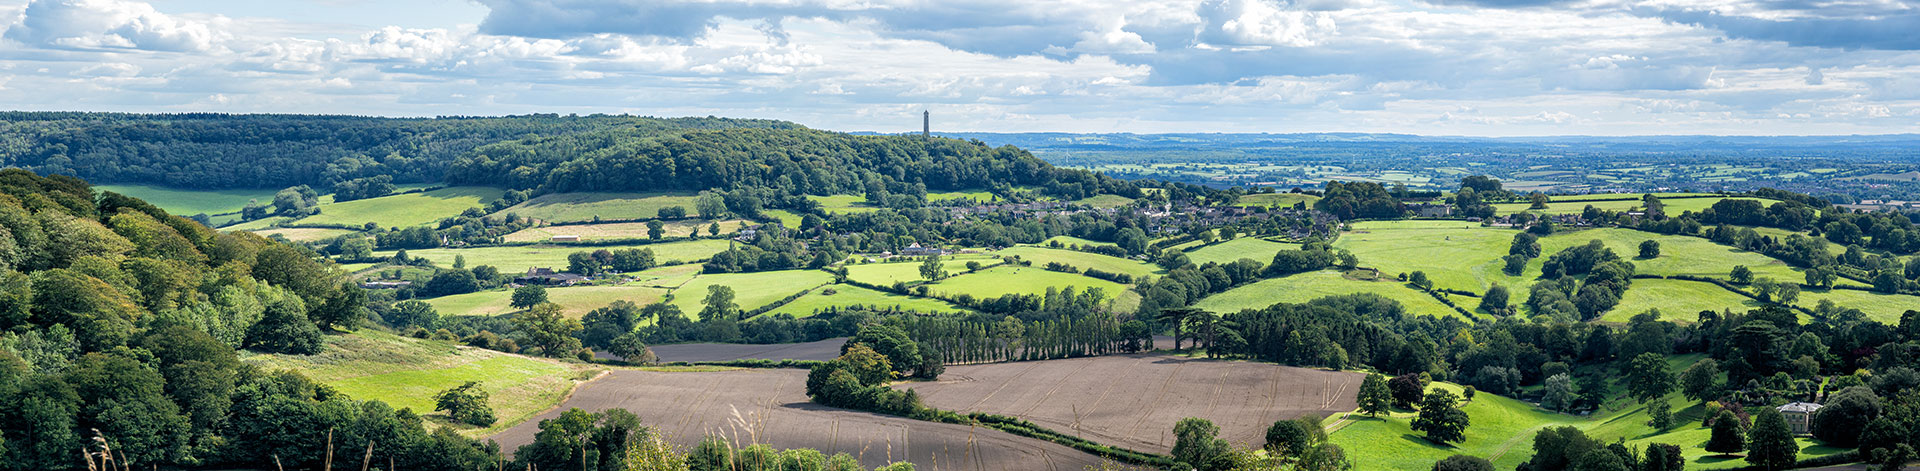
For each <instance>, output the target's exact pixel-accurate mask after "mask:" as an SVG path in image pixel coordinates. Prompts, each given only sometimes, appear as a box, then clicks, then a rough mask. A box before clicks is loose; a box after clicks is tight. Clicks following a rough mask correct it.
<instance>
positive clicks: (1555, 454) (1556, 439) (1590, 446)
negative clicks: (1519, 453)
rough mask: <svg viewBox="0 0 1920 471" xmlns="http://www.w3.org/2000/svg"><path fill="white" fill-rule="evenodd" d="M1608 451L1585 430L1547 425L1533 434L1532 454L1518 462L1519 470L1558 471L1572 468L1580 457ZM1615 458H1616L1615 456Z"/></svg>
mask: <svg viewBox="0 0 1920 471" xmlns="http://www.w3.org/2000/svg"><path fill="white" fill-rule="evenodd" d="M1593 453H1610V452H1608V451H1607V449H1606V447H1604V446H1601V445H1600V442H1598V441H1595V440H1594V439H1592V438H1589V437H1587V434H1586V433H1585V432H1581V431H1580V429H1577V428H1573V427H1569V426H1564V425H1563V426H1557V427H1547V428H1544V429H1541V430H1540V431H1539V432H1537V433H1535V434H1534V435H1533V456H1532V457H1530V458H1527V461H1526V462H1524V463H1521V464H1520V467H1519V470H1520V471H1558V470H1566V469H1573V467H1574V466H1575V464H1576V463H1578V462H1579V461H1580V459H1581V458H1582V457H1585V456H1586V455H1588V454H1593ZM1616 459H1617V458H1616Z"/></svg>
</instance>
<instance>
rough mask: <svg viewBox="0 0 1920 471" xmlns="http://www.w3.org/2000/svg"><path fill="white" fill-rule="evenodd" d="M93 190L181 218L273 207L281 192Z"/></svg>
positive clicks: (147, 187) (101, 187)
mask: <svg viewBox="0 0 1920 471" xmlns="http://www.w3.org/2000/svg"><path fill="white" fill-rule="evenodd" d="M93 189H94V191H111V192H114V193H119V194H122V195H127V196H131V197H134V198H139V199H141V200H145V201H146V202H147V203H151V204H153V205H154V206H158V207H160V209H164V210H167V212H168V213H170V214H174V215H179V216H192V215H195V214H200V213H206V214H209V215H212V214H223V213H233V212H239V211H240V209H241V208H245V207H247V203H251V202H255V201H258V202H260V203H264V204H272V203H273V195H274V193H278V192H279V191H280V190H269V189H258V190H188V189H180V188H168V187H164V186H154V185H94V186H93Z"/></svg>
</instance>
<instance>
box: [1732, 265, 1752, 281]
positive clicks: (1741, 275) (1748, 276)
mask: <svg viewBox="0 0 1920 471" xmlns="http://www.w3.org/2000/svg"><path fill="white" fill-rule="evenodd" d="M1727 279H1730V280H1733V282H1734V283H1739V284H1743V285H1744V284H1747V283H1752V282H1753V269H1751V268H1747V266H1746V265H1734V266H1733V271H1732V272H1730V273H1728V274H1727Z"/></svg>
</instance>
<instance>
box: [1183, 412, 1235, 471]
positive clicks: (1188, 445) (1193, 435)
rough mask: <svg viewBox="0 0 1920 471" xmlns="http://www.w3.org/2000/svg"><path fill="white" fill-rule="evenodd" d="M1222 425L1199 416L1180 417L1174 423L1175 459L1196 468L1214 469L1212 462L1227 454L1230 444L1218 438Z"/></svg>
mask: <svg viewBox="0 0 1920 471" xmlns="http://www.w3.org/2000/svg"><path fill="white" fill-rule="evenodd" d="M1219 435H1220V427H1218V426H1215V425H1213V421H1210V420H1207V419H1202V418H1198V417H1188V418H1184V419H1180V422H1179V423H1175V424H1174V425H1173V437H1174V439H1173V459H1174V460H1177V461H1179V462H1182V463H1186V464H1187V465H1188V466H1192V467H1194V468H1196V469H1203V470H1204V469H1212V463H1213V462H1214V461H1215V460H1217V459H1218V458H1219V457H1220V456H1221V455H1225V454H1226V453H1227V452H1228V450H1229V446H1228V445H1227V441H1226V440H1221V439H1219V438H1218V436H1219Z"/></svg>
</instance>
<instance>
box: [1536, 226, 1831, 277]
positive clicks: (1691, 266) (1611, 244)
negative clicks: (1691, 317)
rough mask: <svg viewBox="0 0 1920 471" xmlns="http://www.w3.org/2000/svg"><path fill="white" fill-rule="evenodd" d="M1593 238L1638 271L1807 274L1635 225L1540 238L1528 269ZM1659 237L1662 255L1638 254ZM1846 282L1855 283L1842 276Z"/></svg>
mask: <svg viewBox="0 0 1920 471" xmlns="http://www.w3.org/2000/svg"><path fill="white" fill-rule="evenodd" d="M1590 240H1599V241H1600V242H1601V243H1604V244H1606V245H1607V248H1610V249H1613V253H1616V254H1619V255H1620V256H1621V257H1624V258H1627V259H1629V260H1630V261H1632V262H1633V266H1634V272H1635V273H1645V274H1650V275H1662V276H1672V275H1692V276H1711V277H1715V278H1721V279H1725V278H1727V276H1728V273H1731V272H1732V271H1733V267H1734V266H1736V265H1746V266H1747V268H1748V269H1750V270H1753V276H1754V277H1755V278H1761V277H1768V278H1773V279H1774V280H1776V281H1790V282H1795V283H1798V282H1802V281H1805V280H1806V275H1805V274H1803V273H1801V271H1800V270H1799V269H1796V268H1793V267H1791V266H1788V265H1787V264H1786V262H1782V261H1780V260H1779V259H1775V258H1773V257H1768V256H1766V255H1764V254H1761V253H1757V252H1748V251H1745V250H1740V249H1736V248H1732V247H1728V246H1724V245H1720V244H1715V243H1713V241H1710V240H1707V239H1703V238H1699V237H1688V236H1670V235H1661V234H1655V233H1652V232H1643V231H1637V230H1633V229H1614V228H1602V229H1587V230H1581V231H1572V232H1563V233H1555V234H1554V235H1552V236H1549V237H1546V238H1543V239H1540V247H1541V249H1542V252H1541V254H1542V255H1541V258H1540V259H1536V260H1534V263H1532V264H1529V265H1528V273H1529V274H1532V275H1536V276H1537V275H1538V273H1539V267H1540V264H1541V263H1543V262H1544V261H1545V257H1547V256H1550V255H1552V254H1554V253H1556V252H1559V251H1561V250H1564V249H1566V248H1568V247H1573V246H1575V245H1583V244H1586V243H1587V241H1590ZM1646 240H1656V241H1659V242H1660V257H1659V258H1654V259H1641V258H1637V255H1639V252H1640V249H1639V247H1640V242H1642V241H1646ZM1842 282H1843V284H1856V282H1852V281H1849V280H1842Z"/></svg>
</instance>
